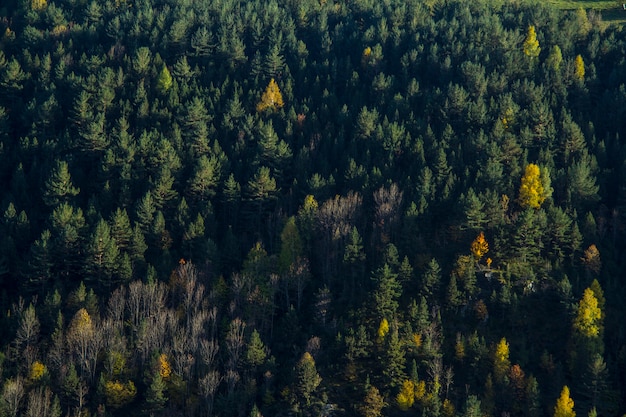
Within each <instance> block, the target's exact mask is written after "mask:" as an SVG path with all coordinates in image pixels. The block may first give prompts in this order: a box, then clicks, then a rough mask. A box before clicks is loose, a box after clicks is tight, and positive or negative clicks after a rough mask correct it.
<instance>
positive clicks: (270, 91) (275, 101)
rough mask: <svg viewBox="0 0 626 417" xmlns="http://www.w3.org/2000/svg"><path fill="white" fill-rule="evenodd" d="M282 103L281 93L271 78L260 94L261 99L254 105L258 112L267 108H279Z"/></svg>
mask: <svg viewBox="0 0 626 417" xmlns="http://www.w3.org/2000/svg"><path fill="white" fill-rule="evenodd" d="M284 105H285V103H284V102H283V95H282V94H281V93H280V89H279V88H278V84H276V81H275V80H274V79H273V78H272V79H271V80H270V83H269V84H268V85H267V88H266V89H265V92H264V93H263V95H262V96H261V101H260V102H259V104H257V105H256V110H257V111H258V112H259V113H260V112H264V111H265V110H268V109H269V110H272V111H273V110H278V109H280V108H281V107H283V106H284Z"/></svg>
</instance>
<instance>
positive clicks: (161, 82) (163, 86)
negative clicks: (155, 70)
mask: <svg viewBox="0 0 626 417" xmlns="http://www.w3.org/2000/svg"><path fill="white" fill-rule="evenodd" d="M172 83H173V80H172V74H170V71H169V70H168V69H167V65H163V68H162V69H161V72H160V73H159V78H158V79H157V84H156V89H157V91H158V92H159V93H161V94H165V93H167V92H168V90H169V89H170V88H172Z"/></svg>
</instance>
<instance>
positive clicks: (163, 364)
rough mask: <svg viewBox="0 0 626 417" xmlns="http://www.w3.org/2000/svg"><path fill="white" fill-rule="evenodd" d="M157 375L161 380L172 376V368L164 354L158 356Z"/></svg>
mask: <svg viewBox="0 0 626 417" xmlns="http://www.w3.org/2000/svg"><path fill="white" fill-rule="evenodd" d="M159 375H161V378H163V379H167V378H169V377H170V376H171V375H172V367H171V365H170V362H169V360H168V359H167V355H166V354H165V353H162V354H161V356H159Z"/></svg>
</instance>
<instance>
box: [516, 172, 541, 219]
mask: <svg viewBox="0 0 626 417" xmlns="http://www.w3.org/2000/svg"><path fill="white" fill-rule="evenodd" d="M545 199H546V196H545V191H544V189H543V183H542V182H541V171H540V169H539V166H538V165H536V164H528V166H527V167H526V170H525V172H524V176H523V177H522V185H521V186H520V189H519V203H520V205H521V206H522V207H532V208H539V207H541V204H542V203H543V202H544V201H545Z"/></svg>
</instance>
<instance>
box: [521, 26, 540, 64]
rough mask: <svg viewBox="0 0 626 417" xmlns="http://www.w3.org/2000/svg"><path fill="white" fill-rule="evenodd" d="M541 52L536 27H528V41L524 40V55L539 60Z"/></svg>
mask: <svg viewBox="0 0 626 417" xmlns="http://www.w3.org/2000/svg"><path fill="white" fill-rule="evenodd" d="M539 52H541V48H540V47H539V41H538V40H537V33H536V32H535V27H534V26H532V25H531V26H528V30H527V32H526V40H524V54H526V55H527V56H529V57H531V58H537V57H538V56H539Z"/></svg>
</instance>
